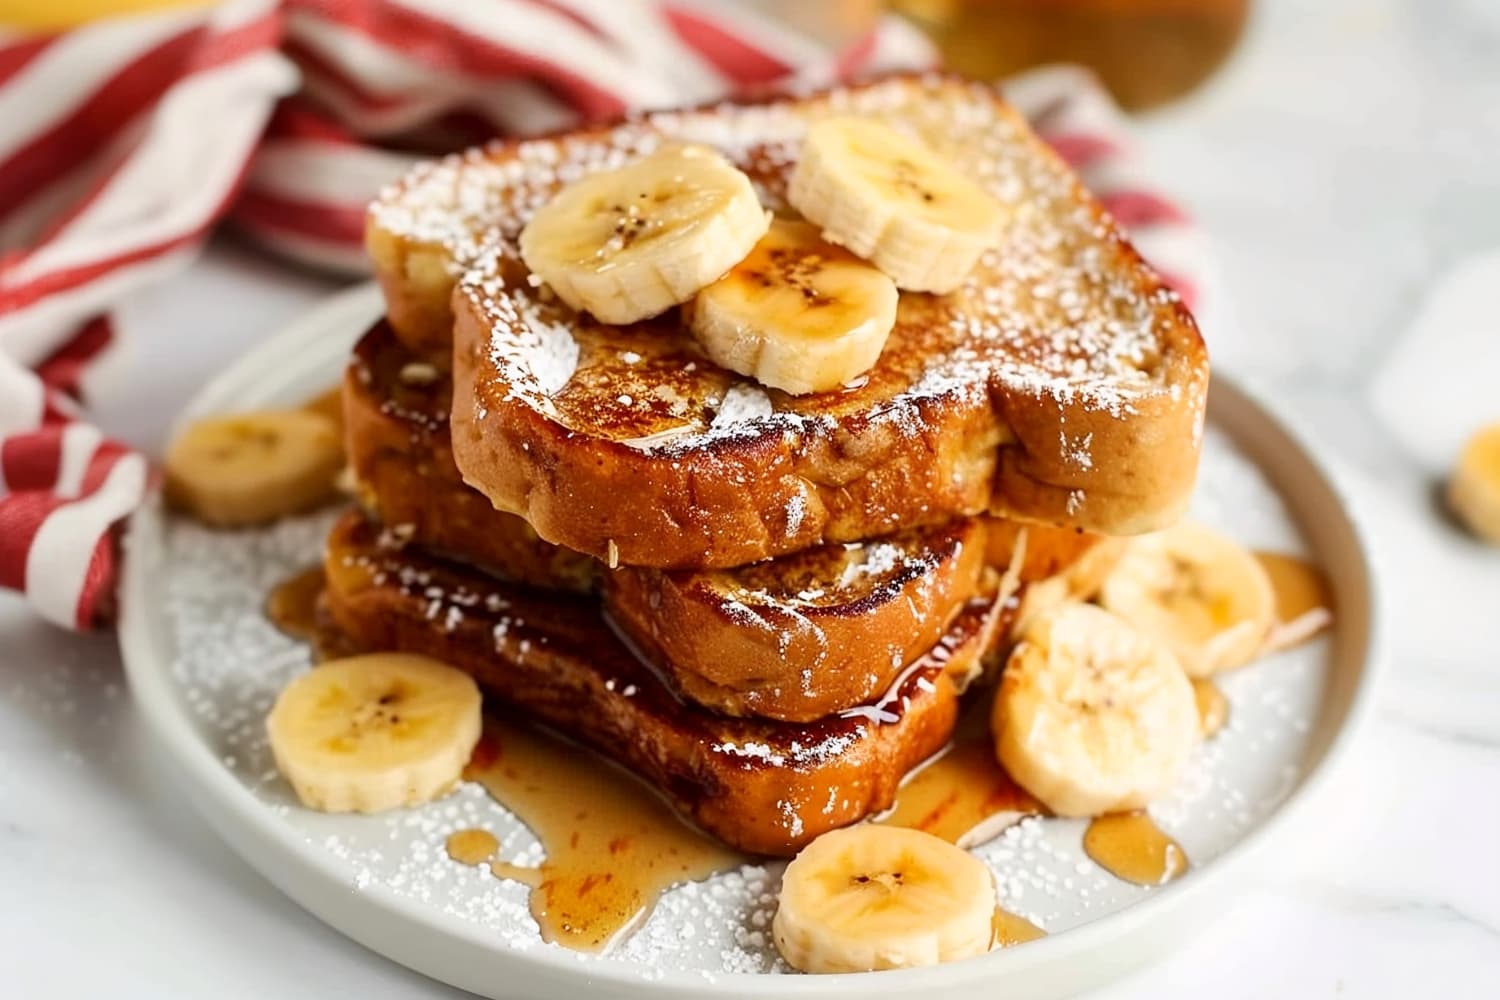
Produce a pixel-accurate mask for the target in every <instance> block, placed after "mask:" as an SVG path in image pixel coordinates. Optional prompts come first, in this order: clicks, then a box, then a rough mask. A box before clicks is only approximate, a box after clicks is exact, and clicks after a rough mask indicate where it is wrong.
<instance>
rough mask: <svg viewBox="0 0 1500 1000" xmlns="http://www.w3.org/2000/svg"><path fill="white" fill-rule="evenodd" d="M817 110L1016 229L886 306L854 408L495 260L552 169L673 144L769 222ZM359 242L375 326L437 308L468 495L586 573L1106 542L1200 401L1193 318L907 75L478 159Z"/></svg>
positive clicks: (1127, 526) (1031, 174) (1153, 479)
mask: <svg viewBox="0 0 1500 1000" xmlns="http://www.w3.org/2000/svg"><path fill="white" fill-rule="evenodd" d="M832 112H853V113H865V114H871V115H876V116H886V117H889V118H891V119H892V120H894V121H895V122H896V123H897V124H898V125H900V126H902V127H908V128H911V129H914V130H915V131H917V132H919V133H921V134H922V135H923V136H924V138H926V139H927V140H928V141H929V142H931V143H933V144H934V145H935V146H937V147H938V148H939V150H940V152H942V153H943V154H944V155H947V156H950V157H951V158H952V159H953V161H954V162H955V163H958V164H959V165H961V166H963V167H964V168H966V169H968V170H969V171H970V172H972V173H973V174H974V176H975V177H976V179H978V180H980V181H981V182H982V183H984V184H986V185H987V186H988V187H989V189H990V191H991V192H992V193H993V194H994V195H995V196H996V197H997V198H998V199H1000V200H1001V201H1002V202H1003V203H1004V204H1005V205H1006V206H1007V207H1008V209H1009V211H1010V214H1011V224H1010V227H1009V229H1008V230H1007V233H1006V236H1005V240H1004V242H1003V244H1002V246H1001V247H999V248H998V249H997V250H996V251H994V252H993V253H991V254H989V255H987V256H986V258H985V259H984V261H982V262H981V265H980V267H979V268H978V269H976V272H975V273H974V274H973V275H971V280H970V281H969V283H968V284H967V285H966V286H965V287H964V288H963V289H961V290H960V291H959V292H956V293H954V294H952V295H947V296H941V297H934V296H926V295H905V296H903V298H902V302H901V307H900V311H899V316H898V321H897V327H896V329H895V330H894V331H893V333H892V336H891V339H890V342H889V343H888V345H887V348H886V351H885V352H884V353H883V354H882V356H881V359H880V361H879V363H878V364H877V366H876V368H875V369H874V370H873V371H872V372H871V373H870V375H869V378H868V380H867V382H866V383H865V384H864V385H863V386H861V387H858V388H855V389H852V390H848V391H845V392H839V393H825V394H818V395H813V396H807V397H796V398H792V397H786V396H784V395H783V394H779V393H775V392H764V391H762V390H761V389H760V387H758V386H755V385H754V384H753V383H749V382H746V381H745V380H742V379H737V378H735V377H733V376H730V375H729V374H728V373H726V372H723V371H722V370H720V369H718V368H716V367H715V366H713V365H712V364H710V363H709V362H707V361H706V359H704V358H702V357H701V355H699V354H697V352H696V351H695V350H694V349H693V348H692V346H691V343H690V338H687V337H685V336H683V335H682V332H681V330H680V329H678V328H677V320H676V317H675V316H668V317H665V318H664V319H662V320H659V321H656V322H653V323H645V324H637V325H635V326H631V327H626V328H609V327H602V326H600V325H599V324H596V323H593V322H592V321H590V320H589V319H588V318H587V317H586V316H579V315H576V314H573V313H571V311H569V310H566V309H565V308H563V307H561V306H560V305H559V304H557V303H555V302H551V301H549V300H548V298H547V296H546V294H545V290H542V289H537V288H534V287H533V286H531V285H530V283H529V282H528V281H527V280H526V274H525V272H524V269H521V268H520V267H519V262H518V261H517V260H515V259H514V254H513V247H512V246H511V241H512V240H513V237H514V236H515V233H516V232H517V231H518V230H519V228H520V227H521V225H523V224H524V221H525V219H526V218H528V217H529V213H530V211H532V210H533V209H534V207H535V206H536V205H537V204H540V203H541V202H543V201H545V199H546V198H547V197H549V196H550V194H551V193H552V192H553V191H555V190H556V188H557V186H558V185H559V184H560V183H561V182H560V180H559V172H560V168H559V164H565V165H568V166H571V167H576V168H578V169H594V168H599V167H605V166H608V165H611V164H613V163H618V162H623V161H624V160H625V159H627V158H628V157H630V156H631V155H635V154H636V153H638V152H642V151H645V150H646V149H649V148H650V147H651V146H652V145H653V144H655V143H656V142H658V141H659V140H660V138H661V137H662V136H663V135H669V136H673V137H683V138H688V139H692V140H695V141H702V142H707V143H709V144H712V145H718V146H720V148H722V149H723V150H724V152H725V153H726V154H727V155H729V156H730V157H731V158H732V159H734V160H735V161H736V162H737V163H738V164H739V165H740V166H741V167H742V168H743V169H745V170H746V171H747V172H748V173H750V174H751V176H752V177H753V178H754V179H755V181H756V182H757V185H758V188H759V190H760V192H761V194H762V197H763V200H764V201H765V202H766V203H767V204H768V205H770V206H772V207H779V206H780V202H781V198H782V194H783V192H784V188H785V179H786V172H787V163H788V162H789V160H790V159H791V158H792V157H794V156H795V149H796V141H797V137H798V136H799V135H800V134H801V130H802V129H805V127H806V124H807V122H808V121H810V120H811V119H813V118H815V117H816V116H818V115H821V114H828V113H832ZM370 227H371V233H372V237H371V240H370V245H371V247H372V252H373V253H374V256H375V258H376V265H377V270H378V271H380V272H381V274H382V276H383V281H384V283H385V286H386V287H387V289H388V290H389V289H391V288H396V289H397V292H396V294H394V295H392V297H391V303H392V306H393V308H394V309H395V310H396V312H397V313H399V314H401V315H403V316H406V315H408V314H412V315H414V314H415V313H417V312H425V313H427V314H428V315H430V316H436V317H439V318H438V319H436V320H435V321H434V323H435V324H436V326H435V327H434V328H432V329H426V330H421V331H407V333H406V335H408V336H412V337H413V339H414V341H415V342H425V343H430V342H432V341H433V340H440V339H441V337H442V336H443V335H445V334H446V333H447V332H448V328H447V327H446V326H445V324H447V323H448V322H449V318H448V314H446V313H443V311H442V309H441V308H440V305H439V303H440V301H441V300H442V298H443V296H444V295H447V294H448V293H449V292H450V291H451V292H452V305H453V313H452V320H451V322H452V324H453V325H452V330H453V332H454V337H455V342H454V354H453V363H454V367H455V377H456V387H457V399H458V400H459V405H458V406H457V407H456V408H455V411H454V415H453V416H454V449H455V453H456V456H457V460H458V464H459V466H460V468H462V469H463V470H464V472H465V475H466V478H467V479H468V480H469V481H470V482H472V483H473V484H475V485H476V486H477V487H478V488H480V489H482V490H483V491H484V492H486V493H487V494H488V495H489V496H490V497H491V499H492V500H493V501H494V502H495V503H496V504H497V506H500V507H502V508H503V509H506V510H510V511H514V512H516V513H521V514H523V515H524V516H525V517H526V518H527V519H528V521H529V522H530V523H531V524H532V526H533V527H534V528H535V529H536V530H537V532H538V533H539V534H540V535H542V537H544V538H547V539H549V540H552V541H556V542H559V543H561V544H565V545H567V546H569V547H571V548H574V549H577V550H579V551H583V552H587V553H589V554H591V555H594V556H596V557H599V558H607V557H608V556H609V555H610V554H611V553H614V554H615V555H616V556H617V557H618V558H619V559H620V560H621V561H622V562H624V563H626V564H638V565H649V566H654V567H658V568H667V569H673V568H698V567H723V566H731V565H738V564H742V563H746V562H751V561H756V560H759V559H763V558H768V557H772V556H775V555H779V554H782V553H786V552H792V551H797V550H799V549H803V548H807V547H808V546H810V545H813V544H817V543H819V542H841V541H852V540H857V539H863V538H869V537H874V536H877V535H880V534H886V533H889V532H891V531H893V530H895V528H897V527H898V526H903V527H904V526H911V525H921V524H932V523H941V522H943V521H946V520H949V519H951V518H953V517H955V516H963V515H972V514H977V513H980V512H983V511H986V510H989V511H993V512H997V513H1004V514H1007V515H1009V516H1013V517H1016V518H1021V519H1027V520H1041V521H1047V522H1052V523H1067V524H1071V525H1077V526H1081V527H1085V528H1088V529H1090V530H1094V531H1098V532H1102V533H1107V534H1128V533H1135V532H1140V531H1145V530H1150V529H1152V528H1156V527H1160V526H1162V525H1164V524H1166V523H1169V522H1170V521H1172V520H1174V519H1175V518H1176V517H1177V516H1178V514H1179V513H1180V512H1181V510H1182V508H1183V506H1184V505H1185V503H1186V500H1187V496H1188V494H1189V492H1190V490H1191V486H1192V482H1193V479H1194V476H1195V473H1196V465H1197V456H1198V450H1199V430H1200V427H1201V420H1202V415H1203V406H1204V401H1205V396H1206V387H1207V379H1208V365H1207V358H1206V354H1205V351H1204V348H1203V343H1202V340H1201V338H1200V337H1199V336H1198V333H1197V330H1196V328H1195V327H1194V325H1193V322H1192V319H1191V317H1190V316H1189V315H1188V314H1187V312H1186V311H1185V310H1184V309H1183V307H1182V305H1181V303H1180V302H1179V301H1178V300H1177V298H1176V296H1175V295H1174V294H1173V293H1172V292H1170V291H1169V290H1168V289H1167V288H1166V287H1165V286H1164V285H1163V284H1162V283H1161V281H1160V279H1159V278H1158V277H1157V276H1156V275H1155V274H1154V273H1153V272H1152V271H1151V270H1150V269H1149V268H1148V267H1146V266H1145V265H1144V264H1143V263H1142V261H1141V260H1140V257H1139V255H1138V254H1136V252H1135V251H1134V249H1133V248H1131V247H1130V246H1129V244H1128V243H1127V242H1126V241H1125V240H1124V239H1123V238H1122V237H1121V236H1120V235H1119V233H1118V232H1117V231H1116V230H1115V229H1114V227H1113V225H1112V223H1111V222H1110V221H1109V219H1108V217H1107V215H1106V214H1105V213H1104V212H1103V210H1102V209H1101V208H1100V207H1099V205H1098V204H1097V203H1096V202H1094V201H1093V200H1092V199H1091V198H1090V197H1089V196H1088V195H1087V194H1086V193H1085V192H1084V191H1083V190H1082V188H1081V187H1080V186H1079V185H1078V183H1077V181H1076V179H1075V178H1073V176H1072V175H1071V174H1070V173H1068V172H1067V170H1066V168H1065V167H1064V166H1063V165H1062V164H1061V163H1060V161H1058V160H1057V159H1056V158H1055V157H1054V156H1053V155H1052V154H1051V153H1050V152H1049V151H1047V150H1046V148H1045V147H1044V146H1043V145H1042V144H1041V142H1040V141H1039V140H1038V139H1037V138H1036V137H1035V136H1034V135H1032V134H1031V133H1030V132H1029V130H1028V129H1027V128H1026V126H1025V124H1024V123H1023V122H1021V121H1020V119H1019V118H1018V116H1016V114H1015V113H1014V112H1013V111H1012V110H1011V109H1010V108H1009V107H1007V106H1006V105H1004V104H1003V102H1001V101H1000V100H999V99H998V97H997V96H996V95H995V92H994V91H993V90H992V89H990V88H988V87H985V86H981V85H978V84H971V83H965V82H962V81H958V80H955V79H953V78H948V77H921V78H917V77H903V78H896V79H890V80H885V81H879V82H875V83H872V84H867V85H861V86H858V87H851V88H847V89H844V90H841V91H838V92H837V93H836V94H834V95H812V96H808V97H799V98H784V99H775V100H770V101H768V102H766V103H763V104H757V105H754V106H737V105H732V104H726V105H720V106H718V107H716V108H715V109H713V110H710V111H699V112H662V113H656V114H652V115H648V116H645V117H644V118H642V119H641V120H639V121H635V122H630V123H626V124H622V125H618V126H610V127H604V128H598V129H593V130H588V131H580V132H575V133H570V134H567V135H563V136H559V137H554V138H552V139H548V140H541V141H531V142H522V143H513V144H508V145H498V146H495V147H491V148H489V149H487V150H483V151H476V152H474V153H471V154H467V155H465V156H464V157H460V158H455V159H452V160H449V161H446V162H444V163H441V164H436V165H430V166H428V167H424V168H422V169H420V170H419V171H417V172H416V173H414V174H413V175H412V177H410V178H409V179H408V180H407V181H405V182H403V184H402V185H400V186H398V187H397V188H395V189H393V190H392V191H391V192H389V193H388V194H387V195H386V196H385V197H383V198H382V199H381V200H380V201H379V202H377V204H376V205H375V206H374V207H373V208H372V211H371V216H370ZM444 254H447V255H448V257H447V259H448V260H449V261H450V266H449V267H448V268H446V269H444V268H441V267H432V266H430V265H429V266H425V267H423V268H418V270H424V271H425V272H426V273H427V277H428V278H429V279H430V280H426V281H423V282H417V281H414V280H406V279H407V278H409V277H410V275H411V273H412V271H413V268H412V261H413V260H416V259H421V260H426V261H431V260H432V259H437V258H441V257H442V255H444ZM460 270H463V271H465V277H464V279H463V280H462V281H461V282H458V284H457V286H456V287H455V284H454V276H455V274H456V272H457V271H460ZM434 273H435V274H436V275H437V277H436V278H433V277H432V275H433V274H434ZM403 276H405V277H403ZM408 300H410V301H408ZM414 301H420V302H421V303H422V304H423V305H422V306H421V308H420V309H418V308H415V307H411V303H412V302H414ZM746 400H749V401H751V403H753V405H751V406H749V407H748V409H747V408H746V407H745V406H738V408H737V404H742V403H744V402H745V401H746ZM622 498H624V499H622Z"/></svg>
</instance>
